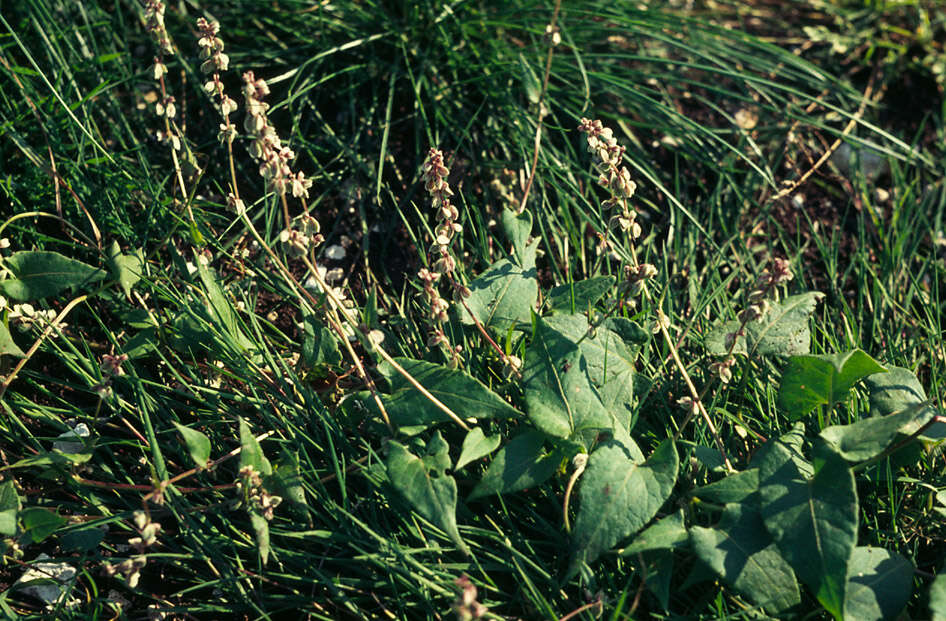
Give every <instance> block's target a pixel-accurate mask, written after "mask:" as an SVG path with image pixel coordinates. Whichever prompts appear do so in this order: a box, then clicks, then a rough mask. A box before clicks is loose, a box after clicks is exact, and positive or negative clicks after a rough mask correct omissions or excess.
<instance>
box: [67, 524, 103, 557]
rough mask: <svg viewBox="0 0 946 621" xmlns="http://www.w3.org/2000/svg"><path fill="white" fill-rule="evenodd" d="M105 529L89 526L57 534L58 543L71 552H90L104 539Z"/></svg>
mask: <svg viewBox="0 0 946 621" xmlns="http://www.w3.org/2000/svg"><path fill="white" fill-rule="evenodd" d="M105 532H106V531H105V530H103V529H101V528H96V527H94V526H89V527H85V528H79V529H76V530H70V531H69V532H67V533H63V534H62V535H60V536H59V545H61V546H62V547H63V548H64V549H66V550H69V551H71V552H91V551H92V550H94V549H95V548H97V547H98V545H99V544H100V543H102V540H103V539H105Z"/></svg>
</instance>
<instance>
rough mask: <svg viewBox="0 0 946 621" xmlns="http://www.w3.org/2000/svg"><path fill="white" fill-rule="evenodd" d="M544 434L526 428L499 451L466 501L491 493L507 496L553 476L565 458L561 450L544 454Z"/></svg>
mask: <svg viewBox="0 0 946 621" xmlns="http://www.w3.org/2000/svg"><path fill="white" fill-rule="evenodd" d="M544 445H545V435H544V434H542V433H541V432H539V431H536V430H534V429H527V430H525V431H523V432H521V433H520V434H519V435H517V436H516V437H514V438H513V439H511V440H510V441H509V442H507V443H506V446H504V447H503V448H501V449H500V450H499V452H498V453H496V456H495V457H493V460H492V461H491V462H490V464H489V467H488V468H487V469H486V474H484V475H483V478H482V480H481V481H480V482H479V484H477V486H476V487H475V488H473V491H472V492H471V493H470V496H469V498H468V500H476V499H477V498H482V497H483V496H490V495H492V494H508V493H511V492H518V491H519V490H523V489H527V488H530V487H535V486H536V485H538V484H540V483H542V482H544V481H545V480H546V479H548V478H549V477H551V476H552V475H553V474H555V471H556V470H558V468H559V466H561V464H562V461H563V460H564V459H565V458H566V457H567V455H566V454H565V452H564V451H563V450H561V449H556V450H553V451H552V452H546V451H545V448H544Z"/></svg>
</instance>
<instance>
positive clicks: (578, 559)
mask: <svg viewBox="0 0 946 621" xmlns="http://www.w3.org/2000/svg"><path fill="white" fill-rule="evenodd" d="M677 466H678V460H677V450H676V448H675V447H674V445H673V441H672V440H665V441H664V442H663V443H661V445H660V446H659V447H657V450H656V451H654V453H653V454H652V455H651V456H650V459H648V460H647V461H645V462H644V463H639V462H636V461H634V460H633V459H632V456H631V453H630V452H629V451H628V449H627V448H626V447H625V446H623V445H622V444H621V443H619V442H616V441H614V440H611V441H609V442H605V443H603V444H601V445H600V446H599V447H598V448H597V449H596V450H595V451H594V452H593V453H592V454H591V457H589V458H588V468H587V469H586V470H585V474H584V475H583V476H582V478H581V489H580V490H579V500H580V503H581V504H580V507H579V510H578V518H577V519H576V520H575V529H574V531H573V532H572V543H573V547H574V555H573V558H572V563H571V568H570V569H569V571H568V575H569V576H573V575H574V574H575V572H576V571H577V570H578V568H579V567H580V565H581V564H583V563H588V564H590V563H592V562H594V561H595V560H596V559H597V558H598V556H600V555H601V553H602V552H604V551H606V550H609V549H610V548H612V547H613V546H614V545H615V544H616V543H618V542H619V541H621V540H622V539H624V538H625V537H629V536H630V535H633V534H634V533H636V532H637V531H639V530H640V529H641V528H643V527H644V526H645V525H646V524H647V522H649V521H650V520H651V519H652V518H653V517H654V515H656V514H657V511H658V510H659V509H660V507H661V506H662V505H663V504H664V503H665V502H666V501H667V498H669V497H670V492H671V491H672V490H673V486H674V483H676V480H677Z"/></svg>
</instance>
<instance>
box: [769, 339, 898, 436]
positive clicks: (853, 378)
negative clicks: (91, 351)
mask: <svg viewBox="0 0 946 621" xmlns="http://www.w3.org/2000/svg"><path fill="white" fill-rule="evenodd" d="M884 371H886V369H885V368H884V367H882V366H881V365H880V363H878V362H877V361H876V360H874V359H873V358H871V357H870V356H868V355H867V354H866V353H864V352H863V351H861V350H860V349H855V350H852V351H849V352H844V353H840V354H833V355H827V356H793V357H792V358H790V359H789V361H788V366H787V367H786V368H785V371H784V372H783V373H782V381H781V383H780V385H779V394H778V399H779V405H780V406H781V407H782V408H784V409H785V410H786V411H787V412H788V415H789V418H791V419H792V420H798V419H800V418H802V417H804V416H805V415H806V414H808V413H809V412H811V410H813V409H814V408H816V407H818V406H819V405H834V404H835V403H837V402H838V401H841V400H843V399H845V398H847V395H848V393H849V392H850V391H851V388H852V387H853V386H854V384H855V383H856V382H858V381H860V380H862V379H864V378H865V377H867V376H869V375H872V374H874V373H883V372H884Z"/></svg>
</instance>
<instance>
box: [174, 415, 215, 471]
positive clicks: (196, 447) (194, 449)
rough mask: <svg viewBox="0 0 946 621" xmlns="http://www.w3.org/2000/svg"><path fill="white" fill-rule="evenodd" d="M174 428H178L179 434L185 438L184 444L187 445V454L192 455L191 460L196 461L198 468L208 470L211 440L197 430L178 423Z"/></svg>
mask: <svg viewBox="0 0 946 621" xmlns="http://www.w3.org/2000/svg"><path fill="white" fill-rule="evenodd" d="M174 426H175V427H176V428H177V431H178V433H180V434H181V437H183V438H184V444H186V445H187V452H188V453H190V456H191V459H193V460H194V463H195V464H196V465H197V467H198V468H206V467H207V461H208V460H209V459H210V439H209V438H208V437H207V436H205V435H204V434H202V433H201V432H199V431H197V430H196V429H191V428H190V427H185V426H184V425H180V424H178V423H174Z"/></svg>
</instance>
